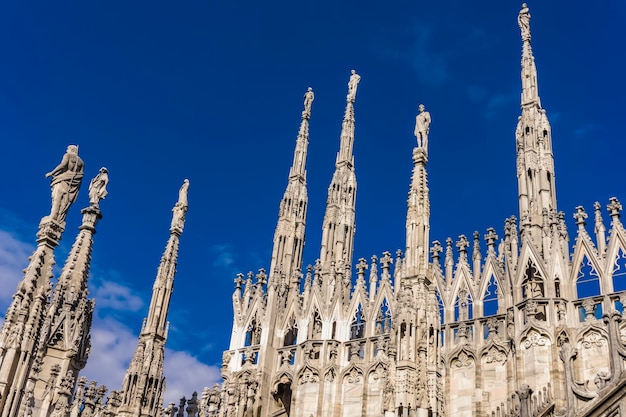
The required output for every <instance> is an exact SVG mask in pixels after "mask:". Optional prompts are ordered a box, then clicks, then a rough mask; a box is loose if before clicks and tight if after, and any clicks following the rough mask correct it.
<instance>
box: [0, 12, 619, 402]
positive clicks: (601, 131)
mask: <svg viewBox="0 0 626 417" xmlns="http://www.w3.org/2000/svg"><path fill="white" fill-rule="evenodd" d="M519 6H520V4H518V3H517V2H511V1H502V0H485V1H478V2H476V1H475V2H467V1H462V0H447V1H439V2H417V1H405V0H397V1H395V0H394V1H390V2H373V1H359V2H357V1H344V2H334V1H327V0H322V1H316V2H293V1H289V2H287V1H275V2H252V1H248V0H240V1H228V0H221V1H208V0H206V1H192V0H190V1H186V2H166V1H151V2H143V1H136V2H122V1H115V0H114V1H107V2H101V1H92V2H80V1H67V2H62V3H59V2H44V1H33V2H5V4H3V5H2V7H1V11H0V38H2V39H3V40H4V41H3V42H2V43H0V54H1V56H2V59H0V137H1V138H2V141H1V143H2V149H1V150H0V178H1V181H0V195H1V196H2V199H0V273H2V277H1V278H0V279H1V280H2V282H3V283H5V282H6V284H7V285H4V284H3V285H2V287H3V288H2V290H0V305H1V306H3V307H4V306H6V305H8V303H9V301H10V295H11V293H12V291H13V289H14V288H15V285H16V283H17V280H19V279H20V272H19V271H20V270H21V269H22V268H24V267H25V265H26V262H27V256H28V255H29V254H30V252H31V250H32V247H33V244H34V234H35V232H36V229H37V224H38V222H39V219H40V218H41V217H42V216H44V215H46V214H48V211H49V204H50V201H49V199H50V196H49V185H48V184H49V183H48V181H47V180H46V179H45V178H44V173H46V172H48V171H49V170H51V169H52V168H53V167H54V166H56V164H57V163H58V162H59V160H60V158H61V156H62V154H63V152H64V151H65V148H66V146H67V145H68V144H74V143H76V144H78V145H80V155H81V157H82V158H83V160H84V161H85V164H86V171H85V174H86V177H87V179H89V178H91V177H93V176H95V175H96V174H97V172H98V169H99V168H100V167H101V166H106V167H107V168H108V169H109V172H110V180H111V182H110V184H109V196H108V197H107V199H106V200H105V201H103V202H102V204H101V208H102V211H103V214H104V219H103V220H102V221H101V223H100V224H99V227H98V233H97V235H96V236H95V240H96V242H95V248H94V254H93V267H92V279H91V282H90V286H91V290H92V294H93V295H94V297H96V310H97V312H96V315H97V318H96V322H95V323H94V344H97V343H100V345H101V346H106V349H101V348H100V349H99V348H97V347H94V349H93V351H92V356H91V360H90V362H91V363H90V365H89V368H88V369H87V371H86V375H87V376H88V377H91V378H94V379H98V380H100V381H102V382H105V383H106V384H107V385H108V386H109V387H110V388H114V389H115V388H119V386H120V385H121V376H120V373H123V371H124V369H125V367H126V364H127V362H128V361H129V359H130V355H131V354H132V351H133V349H134V347H135V344H136V334H137V333H138V331H139V328H140V325H141V321H142V319H143V317H144V316H145V315H146V310H147V305H148V303H149V297H150V291H151V287H152V282H153V280H154V276H155V273H156V268H157V266H158V262H159V258H160V256H161V253H162V251H163V248H164V246H165V242H166V240H167V236H168V228H169V223H170V218H171V217H170V216H171V208H172V206H173V204H174V203H175V201H176V197H177V191H178V188H179V186H180V184H181V183H182V181H183V179H184V178H189V179H190V182H191V186H190V189H189V205H190V207H189V212H188V216H187V224H186V229H185V232H184V234H183V237H182V241H181V253H180V258H179V267H178V275H177V278H176V284H175V292H174V295H173V299H172V311H170V321H171V325H172V329H171V332H170V340H169V341H168V349H169V350H168V353H167V358H166V362H168V363H169V365H168V368H167V369H166V372H168V373H167V376H168V378H169V380H168V389H169V390H170V391H168V397H167V398H168V400H169V399H172V398H175V397H176V396H177V395H178V394H179V392H184V393H185V394H186V395H189V394H190V392H191V390H193V389H198V390H200V389H202V387H203V386H204V385H207V384H210V383H212V382H214V381H215V379H216V378H217V375H218V374H217V370H216V368H215V366H216V365H219V363H220V362H221V352H222V351H223V350H224V349H226V348H227V346H228V339H229V336H230V325H231V317H232V306H231V294H232V290H233V283H232V279H233V278H234V276H235V274H236V273H237V272H244V273H245V272H247V271H248V270H254V271H256V270H257V269H258V268H260V267H265V268H268V267H269V261H270V255H271V244H272V237H273V232H274V227H275V224H276V219H277V214H278V203H279V201H280V198H281V196H282V193H283V191H284V188H285V185H286V181H287V174H288V170H289V165H290V164H291V160H292V155H293V147H294V145H295V138H296V135H297V131H298V126H299V121H300V112H301V110H302V96H303V94H304V92H305V91H306V89H307V87H309V86H311V87H313V89H314V91H315V102H314V104H313V110H312V118H311V126H310V145H309V157H308V163H307V172H308V190H309V201H310V204H309V213H308V221H307V242H306V243H307V244H306V247H305V255H304V257H305V260H304V262H305V264H307V263H313V262H314V260H315V258H316V257H317V256H318V254H319V241H320V234H321V224H322V217H323V214H324V205H325V201H326V191H327V187H328V184H329V182H330V178H331V175H332V172H333V169H334V159H335V155H336V152H337V149H338V144H339V132H340V128H341V119H342V116H343V109H344V105H345V94H346V84H347V81H348V77H349V74H350V70H351V69H356V70H357V72H358V73H359V74H360V75H361V77H362V80H361V83H360V85H359V90H358V95H357V101H356V111H355V115H356V140H355V147H354V152H355V160H356V173H357V181H358V191H357V233H356V243H355V254H354V255H355V259H358V258H360V257H365V258H369V257H370V256H371V255H372V254H380V253H382V252H383V251H385V250H390V251H395V249H397V248H401V247H402V246H403V245H404V223H405V215H406V198H407V192H408V185H409V181H410V172H411V149H412V147H413V146H414V144H415V142H414V140H415V139H414V137H413V136H412V132H413V125H414V120H415V119H414V117H415V114H416V113H417V106H418V104H419V103H422V102H423V103H424V104H426V107H427V109H428V110H429V111H430V113H431V115H432V118H433V122H432V125H431V134H430V145H429V146H430V149H429V157H430V160H429V165H428V172H429V181H430V190H431V208H432V217H431V239H433V240H434V239H439V240H441V241H443V240H444V239H445V238H446V237H447V236H452V237H453V238H456V237H457V236H458V235H459V234H466V235H468V236H470V235H471V233H472V232H473V231H474V230H478V231H480V232H481V233H483V232H484V231H485V230H486V228H487V227H490V226H493V227H495V228H496V230H497V231H498V234H500V235H502V225H503V222H504V219H505V217H508V216H510V215H512V214H516V215H517V201H516V195H517V194H516V178H515V145H514V143H515V142H514V141H515V139H514V132H515V123H516V121H517V116H518V115H519V113H520V110H519V93H520V80H519V75H520V68H519V65H520V54H521V41H520V35H519V29H518V27H517V22H516V17H517V12H518V10H519ZM529 6H530V8H531V14H532V20H531V28H532V35H533V38H532V40H533V42H532V44H533V49H534V52H535V57H536V60H537V66H538V70H539V92H540V95H541V98H542V104H543V106H544V108H546V110H547V112H548V117H549V119H550V122H551V124H552V132H553V142H554V143H553V145H554V153H555V169H556V181H557V197H558V204H559V209H560V210H563V211H565V212H566V218H567V219H568V222H569V224H570V225H571V224H572V223H573V222H572V221H571V214H572V213H573V211H574V207H575V206H577V205H579V204H580V205H584V206H585V207H586V208H587V211H591V209H592V204H593V202H594V201H596V200H599V201H600V202H601V203H603V204H606V202H608V198H609V197H611V196H617V197H618V198H620V199H621V200H622V201H625V202H626V193H624V186H623V180H624V173H623V168H622V166H623V156H622V155H623V153H624V150H625V148H626V145H625V143H626V141H625V138H624V135H623V120H624V116H623V112H624V111H625V110H626V86H625V84H624V82H623V74H625V73H626V52H625V49H624V47H623V39H624V35H623V27H624V26H625V24H626V4H625V3H624V2H623V1H622V0H605V1H603V2H597V3H595V4H593V5H590V4H589V3H588V2H582V1H579V0H573V1H568V2H556V1H555V2H531V3H529ZM87 204H88V198H87V193H86V185H85V186H84V188H83V190H82V193H81V195H80V196H79V198H78V201H77V203H76V204H75V205H74V207H73V208H72V211H71V212H70V214H69V216H68V226H67V231H66V233H65V236H64V239H63V242H62V245H61V247H59V249H58V251H57V261H58V262H59V263H62V261H63V260H64V254H66V253H67V251H68V250H69V248H70V246H71V243H72V240H73V237H74V236H75V233H76V231H77V229H76V228H77V226H78V225H79V221H80V213H79V210H80V208H82V207H84V206H86V205H87ZM605 219H606V220H608V216H605ZM570 233H572V234H573V228H571V229H570ZM191 365H193V366H197V368H196V369H201V370H202V372H197V373H196V374H197V375H198V376H197V377H195V379H191V372H181V371H180V369H184V368H185V367H189V366H191ZM185 379H189V381H187V385H184V384H183V381H184V380H185ZM177 390H178V391H177Z"/></svg>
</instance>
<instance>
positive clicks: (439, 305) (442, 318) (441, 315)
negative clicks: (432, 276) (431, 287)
mask: <svg viewBox="0 0 626 417" xmlns="http://www.w3.org/2000/svg"><path fill="white" fill-rule="evenodd" d="M435 299H436V300H437V311H438V312H439V324H441V325H443V324H444V323H445V312H446V307H445V305H444V303H443V298H441V293H440V292H439V288H436V289H435Z"/></svg>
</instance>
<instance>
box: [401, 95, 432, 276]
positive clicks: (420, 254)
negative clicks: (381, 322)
mask: <svg viewBox="0 0 626 417" xmlns="http://www.w3.org/2000/svg"><path fill="white" fill-rule="evenodd" d="M430 122H431V117H430V113H429V112H427V111H426V108H425V107H424V105H423V104H420V105H419V114H418V115H417V117H416V118H415V130H414V135H415V137H416V139H417V147H416V148H414V149H413V174H412V176H411V188H410V190H409V199H408V209H407V215H406V254H405V262H404V269H405V271H406V277H407V278H412V277H416V276H418V275H419V276H425V275H426V270H427V269H428V244H429V242H428V240H429V235H430V198H429V195H428V179H427V175H426V163H427V162H428V133H429V132H430Z"/></svg>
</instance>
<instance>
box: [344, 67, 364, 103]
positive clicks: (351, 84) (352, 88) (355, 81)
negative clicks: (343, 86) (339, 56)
mask: <svg viewBox="0 0 626 417" xmlns="http://www.w3.org/2000/svg"><path fill="white" fill-rule="evenodd" d="M359 81H361V76H360V75H359V74H357V73H356V71H355V70H352V75H351V76H350V81H348V97H347V98H348V101H351V102H354V99H356V88H357V86H358V85H359Z"/></svg>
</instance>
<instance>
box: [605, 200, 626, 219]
mask: <svg viewBox="0 0 626 417" xmlns="http://www.w3.org/2000/svg"><path fill="white" fill-rule="evenodd" d="M609 201H610V203H609V204H608V205H607V206H606V208H607V209H608V210H609V215H610V216H611V218H615V217H617V218H619V217H620V211H622V204H621V203H620V202H619V200H618V199H617V198H616V197H611V198H609Z"/></svg>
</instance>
